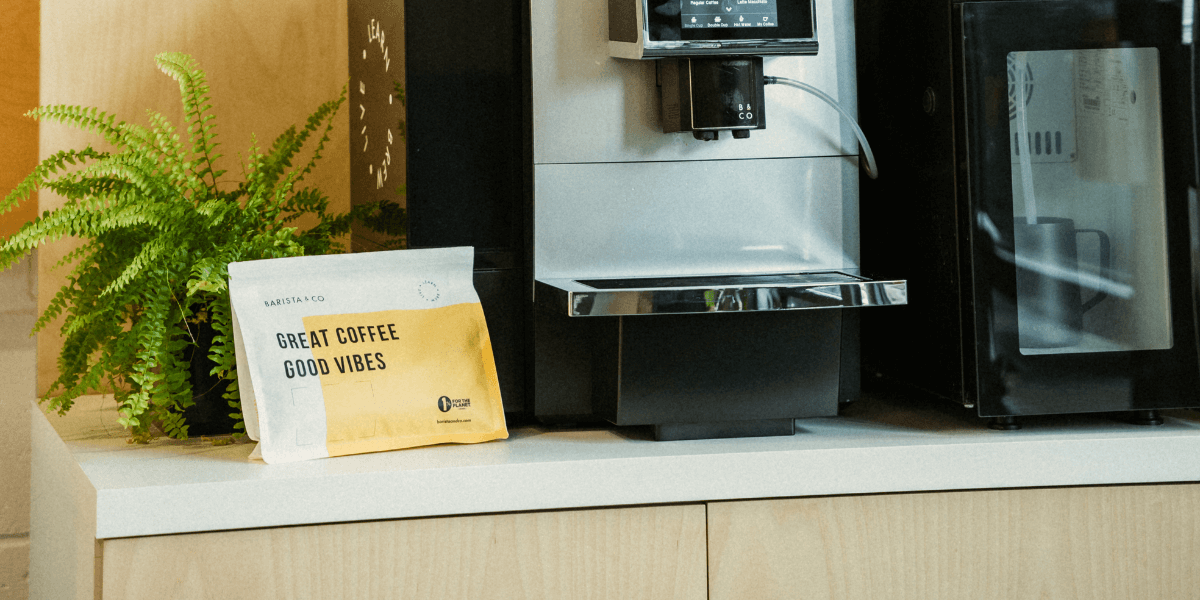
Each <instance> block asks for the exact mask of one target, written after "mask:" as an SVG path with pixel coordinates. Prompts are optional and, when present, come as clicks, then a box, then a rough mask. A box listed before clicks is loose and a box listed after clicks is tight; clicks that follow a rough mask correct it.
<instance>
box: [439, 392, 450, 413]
mask: <svg viewBox="0 0 1200 600" xmlns="http://www.w3.org/2000/svg"><path fill="white" fill-rule="evenodd" d="M451 404H452V403H451V402H450V397H449V396H442V397H441V398H438V410H440V411H442V412H450V408H451V407H450V405H451Z"/></svg>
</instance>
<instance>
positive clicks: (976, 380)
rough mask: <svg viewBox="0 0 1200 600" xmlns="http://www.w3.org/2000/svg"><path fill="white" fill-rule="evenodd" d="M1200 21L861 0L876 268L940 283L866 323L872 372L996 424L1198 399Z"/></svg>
mask: <svg viewBox="0 0 1200 600" xmlns="http://www.w3.org/2000/svg"><path fill="white" fill-rule="evenodd" d="M1193 14H1194V10H1193V5H1192V0H1186V2H1180V1H1178V0H1176V1H1162V2H1160V1H1149V0H1086V1H1085V0H1060V1H1042V0H1014V1H993V2H960V1H957V0H955V1H946V0H940V1H925V0H922V1H915V2H892V1H888V0H860V2H859V15H860V18H859V23H858V27H859V31H858V39H859V41H860V44H859V49H860V54H859V58H860V61H859V80H860V82H861V83H862V87H861V95H860V97H861V98H862V99H863V102H862V112H863V114H864V121H865V123H864V124H865V125H866V126H868V127H870V128H871V130H872V131H873V132H875V134H876V135H875V136H874V137H873V140H872V141H874V142H876V146H877V147H876V151H877V153H878V156H879V157H880V160H881V161H884V162H886V163H887V164H889V165H892V166H891V168H890V169H889V174H890V175H894V176H893V177H889V178H888V179H887V180H883V179H880V180H878V181H873V182H869V183H868V184H866V185H864V189H863V192H864V193H863V197H864V205H870V206H871V210H870V212H869V213H868V212H867V211H865V210H864V213H863V215H864V216H863V231H864V234H863V240H864V241H863V261H864V265H870V266H874V267H875V268H880V269H896V270H898V271H900V272H901V273H904V274H906V276H907V277H908V278H909V279H910V280H911V281H913V282H914V285H915V286H917V287H918V288H920V289H922V290H928V292H929V294H928V296H922V299H921V301H920V302H914V303H913V305H911V306H907V307H903V308H901V309H897V310H896V311H895V313H896V315H897V317H898V318H895V319H874V318H872V317H867V321H868V325H867V326H866V327H865V335H864V337H865V338H866V339H867V343H866V346H865V347H866V348H867V349H868V350H867V352H866V360H867V364H868V365H869V366H870V368H871V369H872V372H874V373H878V374H879V375H880V376H882V377H883V378H884V380H886V381H888V382H892V383H902V384H907V385H909V386H913V387H916V388H920V389H923V390H925V391H928V392H931V393H933V394H935V395H939V396H944V397H947V398H950V399H953V400H956V401H958V402H961V403H963V404H965V405H967V406H973V407H975V408H976V410H977V411H978V414H979V415H980V416H981V417H989V418H991V424H992V426H993V427H995V428H1000V429H1011V428H1016V427H1017V426H1018V425H1019V424H1018V421H1017V417H1019V416H1022V415H1039V414H1059V413H1083V412H1118V411H1120V412H1123V413H1126V415H1127V416H1128V417H1129V418H1131V419H1133V420H1136V421H1139V422H1142V423H1149V424H1153V423H1157V422H1161V420H1160V417H1159V415H1158V412H1157V411H1158V410H1160V409H1165V408H1175V407H1190V406H1197V405H1198V404H1200V395H1198V393H1197V390H1198V389H1200V388H1198V384H1200V377H1198V373H1200V368H1198V365H1197V346H1196V339H1197V338H1196V331H1197V330H1196V318H1195V313H1194V307H1195V305H1196V301H1197V298H1196V296H1195V294H1194V292H1193V289H1192V285H1191V283H1192V280H1193V275H1192V274H1193V271H1194V268H1195V264H1194V261H1195V259H1194V258H1193V257H1192V256H1191V253H1190V249H1191V246H1190V243H1189V242H1190V241H1194V240H1195V239H1197V238H1196V236H1197V232H1196V230H1195V227H1194V226H1193V225H1191V224H1189V214H1188V197H1189V190H1191V189H1192V184H1193V181H1194V173H1195V164H1196V162H1195V151H1194V148H1195V146H1194V131H1195V130H1194V115H1195V112H1194V108H1193V107H1194V102H1193V95H1192V82H1193V77H1192V73H1193V69H1194V65H1193V63H1192V58H1191V56H1192V52H1193V50H1192V49H1193V47H1194V43H1193V40H1192V37H1193V36H1192V18H1193ZM918 32H919V35H918ZM899 48H902V49H903V51H901V52H897V51H896V50H897V49H899ZM889 316H890V315H889ZM909 339H932V340H934V341H933V343H931V344H929V345H927V346H925V347H923V348H922V349H921V350H920V351H919V352H910V351H904V350H901V349H899V348H897V346H896V343H895V341H896V340H909Z"/></svg>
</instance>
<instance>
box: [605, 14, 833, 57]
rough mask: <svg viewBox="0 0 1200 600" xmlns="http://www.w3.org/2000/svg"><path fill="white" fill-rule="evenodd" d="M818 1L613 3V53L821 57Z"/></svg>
mask: <svg viewBox="0 0 1200 600" xmlns="http://www.w3.org/2000/svg"><path fill="white" fill-rule="evenodd" d="M813 3H814V0H609V3H608V6H609V14H608V16H609V20H608V24H609V54H611V55H612V56H614V57H617V58H634V59H653V58H675V57H691V56H714V55H742V56H768V55H779V54H793V55H795V54H816V53H817V28H816V18H815V9H814V4H813Z"/></svg>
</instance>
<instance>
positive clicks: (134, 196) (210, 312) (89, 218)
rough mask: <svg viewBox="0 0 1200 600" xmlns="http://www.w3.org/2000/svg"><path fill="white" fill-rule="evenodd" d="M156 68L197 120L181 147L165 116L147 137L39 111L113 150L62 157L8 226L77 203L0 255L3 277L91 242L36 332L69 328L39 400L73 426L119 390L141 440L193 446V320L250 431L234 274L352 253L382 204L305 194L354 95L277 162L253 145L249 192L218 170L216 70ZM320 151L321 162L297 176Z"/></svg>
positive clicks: (294, 131)
mask: <svg viewBox="0 0 1200 600" xmlns="http://www.w3.org/2000/svg"><path fill="white" fill-rule="evenodd" d="M155 62H156V63H157V64H158V67H159V69H161V70H162V71H163V72H164V73H166V74H167V75H169V76H170V77H172V78H173V79H175V80H176V81H177V82H178V84H179V91H180V95H181V97H182V100H183V114H184V116H185V119H186V121H187V124H186V127H185V128H184V130H183V134H182V139H181V135H180V132H179V131H178V130H177V129H176V128H175V126H174V125H172V124H171V123H170V122H168V120H167V119H166V118H165V117H163V115H161V114H160V113H158V112H155V111H147V114H148V115H149V128H147V127H143V126H140V125H136V124H131V123H126V122H119V121H117V120H116V119H115V117H114V116H113V115H110V114H108V113H105V112H102V111H99V110H97V109H95V108H82V107H78V106H63V105H58V106H44V107H39V108H36V109H34V110H32V111H30V112H29V113H27V115H28V116H30V117H33V118H34V119H38V120H41V121H50V122H59V123H63V124H66V125H70V126H74V127H77V128H79V129H82V130H87V131H91V132H95V133H96V134H98V135H99V136H100V137H101V138H103V139H104V140H105V141H106V142H108V145H109V146H110V147H112V148H113V149H112V150H97V149H95V148H93V147H91V146H90V145H89V146H87V147H85V148H83V149H82V150H64V151H61V152H58V153H56V154H54V155H53V156H51V157H49V158H47V159H46V160H44V161H42V162H41V163H40V164H39V165H38V166H37V167H36V168H35V169H34V170H33V172H32V173H30V174H29V176H28V177H26V178H25V179H24V181H22V182H21V184H20V185H18V186H17V188H16V189H15V190H13V191H12V192H11V193H9V194H8V195H7V196H6V197H5V198H4V200H3V202H2V203H0V213H3V212H6V211H9V210H12V209H13V208H14V207H16V206H17V205H18V204H19V203H20V202H22V201H24V200H27V199H28V198H29V196H30V194H31V193H32V192H33V191H34V190H35V189H46V190H50V191H53V192H55V193H57V194H59V195H61V196H62V197H64V198H65V200H66V201H65V204H64V205H63V206H62V207H61V208H58V209H56V210H53V211H47V212H45V213H43V214H42V215H41V216H40V217H38V218H37V219H36V220H34V221H31V222H29V223H27V224H25V225H24V226H23V227H22V228H21V229H20V230H19V231H18V232H17V233H15V234H13V235H11V236H10V237H9V238H8V239H6V240H4V241H3V242H2V243H0V270H2V269H7V268H9V267H10V266H11V265H12V264H13V263H15V262H16V261H18V260H20V259H21V258H23V257H24V256H26V255H28V254H29V253H30V252H32V251H33V250H34V249H35V248H37V247H38V246H39V245H41V244H43V243H46V242H51V241H54V240H57V239H60V238H62V237H64V236H74V237H76V238H79V239H80V240H82V242H83V243H82V245H81V246H80V247H79V248H77V249H76V250H74V251H72V252H71V253H69V254H68V255H67V256H66V257H65V258H64V259H63V260H62V261H61V262H60V266H63V265H69V266H70V272H69V274H68V276H67V283H66V284H65V285H64V286H63V287H62V289H60V290H59V291H58V293H57V294H55V296H54V298H53V299H52V300H51V301H50V303H49V306H48V307H47V308H46V310H45V311H44V312H43V313H42V314H41V316H40V317H39V318H38V320H37V321H36V324H35V325H34V332H35V333H36V332H37V331H40V330H42V329H43V328H45V327H46V326H47V325H48V324H49V323H51V322H53V321H54V320H55V319H57V318H58V317H60V316H64V317H65V318H64V321H63V325H62V329H61V332H62V335H63V338H64V343H63V347H62V352H61V354H60V355H59V357H58V369H59V376H58V379H56V380H55V381H54V382H53V384H52V386H51V389H50V391H49V393H48V394H47V395H46V397H44V398H43V402H45V403H47V404H48V406H49V408H51V409H53V410H56V411H58V412H59V413H60V414H62V413H65V412H66V411H68V410H69V409H70V408H71V406H72V404H73V403H74V401H75V400H76V399H77V398H78V397H79V396H81V395H83V394H86V393H88V392H89V391H90V390H94V389H97V388H100V387H101V386H103V385H105V384H107V386H108V387H110V388H111V389H112V390H113V391H114V393H115V396H116V400H117V402H118V403H119V404H120V407H119V413H120V419H119V420H120V423H121V424H122V425H124V426H125V427H127V428H129V429H130V430H131V436H132V438H133V439H135V440H138V439H146V438H147V437H149V436H151V435H152V432H151V425H152V424H158V425H159V427H160V428H161V429H162V431H163V432H164V433H166V434H167V435H169V436H171V437H173V438H178V439H186V438H187V435H188V425H187V423H186V422H185V419H184V417H183V411H184V409H186V408H187V407H189V406H191V405H192V404H193V402H194V400H193V390H192V387H191V383H190V381H189V364H188V361H187V360H186V358H185V356H186V354H185V352H184V350H185V348H187V347H188V346H189V345H194V343H195V340H194V339H193V336H192V334H191V333H189V329H188V322H189V321H190V322H193V323H194V322H196V321H197V320H203V319H209V320H211V324H212V327H213V330H214V339H213V343H212V346H211V349H210V350H209V356H210V357H211V359H212V360H213V361H214V362H215V363H216V365H217V366H216V367H215V368H214V369H213V371H212V374H214V375H217V376H219V377H222V378H224V379H228V380H230V381H231V383H230V385H229V387H228V389H227V391H226V393H225V398H226V400H227V401H228V402H229V405H230V408H231V410H232V411H233V413H232V414H231V416H232V417H234V418H235V419H237V420H238V425H237V427H238V428H241V423H240V420H241V419H240V417H241V415H240V409H239V404H238V388H237V372H236V370H235V368H234V366H235V365H234V350H233V334H232V318H231V314H230V304H229V288H228V284H227V282H228V271H227V266H228V264H229V263H230V262H233V261H244V260H256V259H264V258H279V257H286V256H298V255H304V254H324V253H329V252H335V251H342V250H343V249H342V248H341V247H340V245H339V244H338V243H337V241H336V238H338V237H339V236H341V235H344V234H346V233H347V232H348V231H349V229H350V225H351V223H352V222H353V221H354V220H355V219H362V218H367V217H371V216H372V215H375V214H376V213H378V212H379V206H378V205H365V206H359V207H355V208H354V209H353V210H352V211H350V212H348V213H342V214H332V213H330V212H329V199H328V197H326V196H325V195H324V194H322V193H321V192H320V191H319V190H317V189H315V188H312V187H303V186H302V184H303V183H304V178H305V176H306V175H308V174H309V173H311V171H312V169H313V167H314V165H315V164H316V162H317V161H318V160H319V159H320V158H321V152H322V151H323V150H324V148H325V144H326V143H327V142H328V141H329V132H330V130H331V129H332V126H333V116H334V114H335V113H336V112H337V110H338V109H339V107H340V106H341V105H342V103H343V102H344V101H345V99H346V90H345V88H343V89H342V92H341V95H340V96H339V97H337V98H336V99H334V100H331V101H328V102H325V103H324V104H321V105H320V106H319V107H317V109H316V111H315V112H313V113H312V114H311V115H310V116H309V117H308V119H307V121H306V122H305V123H304V124H303V125H302V126H299V127H292V128H289V129H288V130H287V131H285V132H283V134H281V135H280V136H279V137H278V138H276V139H275V141H274V143H272V144H271V146H270V147H269V148H267V149H265V150H264V149H262V148H260V147H259V145H258V144H257V142H256V141H255V140H254V138H253V137H252V138H251V147H250V149H249V150H248V152H247V153H246V154H245V155H244V156H242V157H241V159H240V160H239V163H240V167H241V171H242V178H241V180H240V181H237V182H233V181H227V180H226V178H225V173H226V172H225V171H223V170H220V169H218V168H217V166H216V165H217V159H218V158H220V154H218V148H219V144H218V143H217V141H216V140H217V131H216V127H215V123H214V121H213V115H212V114H211V109H212V106H211V102H210V99H209V88H208V85H207V83H206V77H205V73H204V71H202V70H201V69H200V68H199V67H198V66H197V64H196V62H195V61H194V60H193V59H192V57H190V56H188V55H185V54H179V53H163V54H159V55H158V56H156V57H155ZM314 139H315V148H314V151H313V153H312V156H311V158H310V159H309V160H308V161H307V162H304V163H303V164H298V165H296V166H293V164H292V162H293V160H294V159H297V156H298V154H299V153H300V152H301V150H302V149H303V148H305V147H306V145H308V144H307V142H310V141H312V140H314ZM303 215H313V216H315V217H316V221H317V224H316V225H315V226H314V227H312V228H310V229H307V230H303V231H302V230H300V229H298V228H297V227H296V225H295V222H296V219H298V218H299V217H301V216H303Z"/></svg>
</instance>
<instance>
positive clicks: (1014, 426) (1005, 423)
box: [988, 417, 1021, 431]
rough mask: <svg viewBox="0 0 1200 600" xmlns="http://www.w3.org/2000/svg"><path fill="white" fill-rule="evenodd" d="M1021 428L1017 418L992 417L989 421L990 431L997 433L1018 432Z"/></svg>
mask: <svg viewBox="0 0 1200 600" xmlns="http://www.w3.org/2000/svg"><path fill="white" fill-rule="evenodd" d="M1020 428H1021V424H1020V423H1019V422H1017V418H1016V417H992V418H991V419H988V429H995V430H996V431H1016V430H1018V429H1020Z"/></svg>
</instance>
